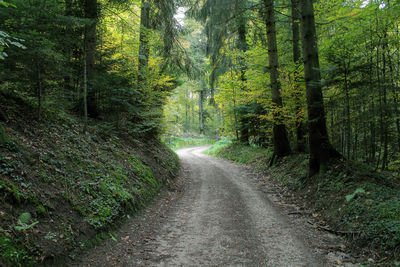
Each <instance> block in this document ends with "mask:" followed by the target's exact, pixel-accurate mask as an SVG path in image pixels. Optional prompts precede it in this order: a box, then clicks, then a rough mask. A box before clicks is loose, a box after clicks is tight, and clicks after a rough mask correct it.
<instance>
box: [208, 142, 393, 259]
mask: <svg viewBox="0 0 400 267" xmlns="http://www.w3.org/2000/svg"><path fill="white" fill-rule="evenodd" d="M208 153H209V154H211V155H214V156H216V157H220V158H225V159H228V160H231V161H234V162H237V163H240V164H251V165H252V166H253V167H254V168H256V169H258V170H259V171H261V172H264V173H268V174H269V176H268V177H269V179H271V180H272V181H274V182H276V183H278V184H280V185H282V186H283V187H284V188H285V189H286V190H289V191H292V192H294V193H295V194H296V195H297V196H298V197H299V199H304V201H305V202H306V205H307V206H308V207H309V208H310V209H312V212H313V214H314V215H315V216H318V217H319V219H320V220H321V221H323V222H324V223H327V225H328V226H329V228H330V229H332V230H334V231H336V232H337V233H338V234H341V235H344V236H346V237H347V240H349V241H350V244H351V245H352V247H353V248H354V249H356V250H357V251H359V252H360V250H361V252H363V253H365V254H366V255H369V256H367V257H370V258H374V259H373V260H374V262H373V263H371V260H370V262H369V263H368V261H367V260H368V259H366V262H367V263H366V266H367V265H371V266H400V180H399V176H398V175H396V174H395V173H391V172H375V171H373V170H372V168H371V167H369V166H367V165H364V164H360V163H356V162H347V164H346V163H345V162H337V163H335V164H334V165H333V166H332V167H331V168H330V169H329V170H327V171H326V172H325V173H324V174H321V175H319V176H316V177H313V178H312V180H309V179H307V178H306V177H307V164H308V157H307V155H306V154H294V155H291V156H288V157H286V158H283V159H281V160H280V161H279V162H278V163H277V164H276V165H275V166H273V167H272V168H269V167H268V165H269V159H270V157H271V153H272V152H271V150H270V149H266V148H259V147H251V146H242V145H238V144H232V143H230V142H227V141H225V142H217V144H215V145H214V146H213V147H211V148H210V150H209V151H208Z"/></svg>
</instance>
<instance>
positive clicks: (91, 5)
mask: <svg viewBox="0 0 400 267" xmlns="http://www.w3.org/2000/svg"><path fill="white" fill-rule="evenodd" d="M84 1H85V2H84V4H85V6H84V11H85V18H86V19H88V20H89V21H88V22H86V25H85V39H84V46H85V47H84V51H85V60H84V61H85V62H86V79H87V86H88V90H87V112H88V114H89V116H91V117H97V116H98V115H99V110H98V106H97V100H96V92H95V88H94V83H93V78H94V72H95V63H96V51H97V50H96V46H97V41H96V39H97V38H96V37H97V36H96V29H97V22H98V11H97V8H98V6H97V0H84ZM84 105H86V104H84Z"/></svg>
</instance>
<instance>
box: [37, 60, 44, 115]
mask: <svg viewBox="0 0 400 267" xmlns="http://www.w3.org/2000/svg"><path fill="white" fill-rule="evenodd" d="M36 96H37V101H38V107H37V116H38V120H39V121H40V120H41V119H42V99H43V96H42V75H41V70H40V64H38V63H37V64H36Z"/></svg>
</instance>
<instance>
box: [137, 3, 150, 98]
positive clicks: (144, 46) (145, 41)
mask: <svg viewBox="0 0 400 267" xmlns="http://www.w3.org/2000/svg"><path fill="white" fill-rule="evenodd" d="M149 28H150V1H149V0H142V7H141V9H140V37H139V41H140V46H139V64H138V84H139V86H140V87H141V89H142V90H143V89H144V88H145V87H146V86H147V74H148V68H149Z"/></svg>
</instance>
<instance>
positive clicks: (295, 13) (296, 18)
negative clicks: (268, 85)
mask: <svg viewBox="0 0 400 267" xmlns="http://www.w3.org/2000/svg"><path fill="white" fill-rule="evenodd" d="M291 9H292V38H293V40H292V42H293V63H294V66H295V70H294V73H293V76H294V94H293V96H294V99H295V112H296V151H297V152H305V151H306V140H305V138H304V134H305V129H304V123H303V121H304V118H303V115H302V108H301V99H300V97H301V93H302V92H301V91H302V90H301V87H300V84H299V71H298V69H299V68H300V64H301V63H300V58H301V51H300V11H299V0H292V1H291Z"/></svg>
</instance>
